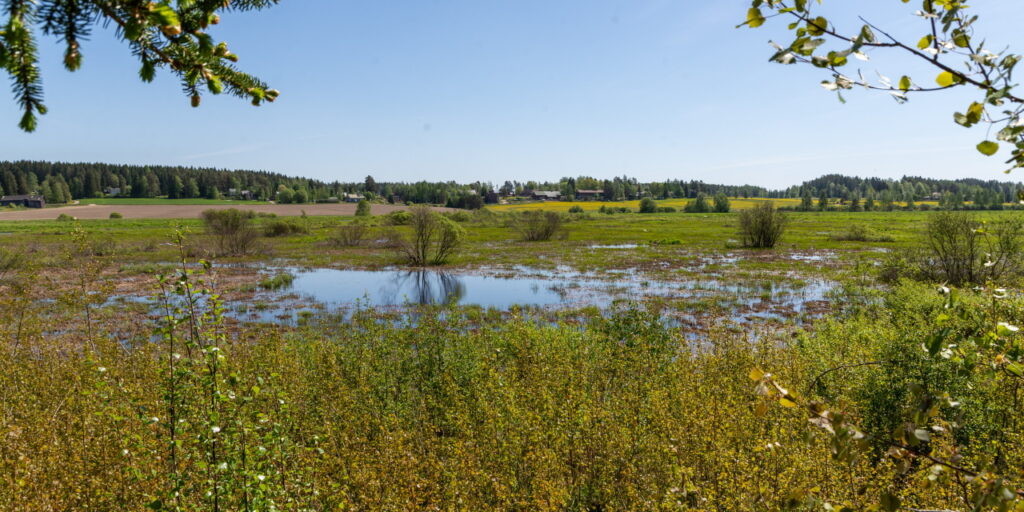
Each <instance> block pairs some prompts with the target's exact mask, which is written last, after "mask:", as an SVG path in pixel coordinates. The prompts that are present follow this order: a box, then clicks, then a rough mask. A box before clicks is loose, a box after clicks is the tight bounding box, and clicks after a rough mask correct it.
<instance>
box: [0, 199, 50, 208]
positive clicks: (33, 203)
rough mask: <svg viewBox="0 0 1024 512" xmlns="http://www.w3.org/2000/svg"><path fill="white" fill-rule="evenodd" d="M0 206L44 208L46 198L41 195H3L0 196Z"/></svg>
mask: <svg viewBox="0 0 1024 512" xmlns="http://www.w3.org/2000/svg"><path fill="white" fill-rule="evenodd" d="M0 206H24V207H25V208H45V207H46V200H45V199H43V196H3V197H0Z"/></svg>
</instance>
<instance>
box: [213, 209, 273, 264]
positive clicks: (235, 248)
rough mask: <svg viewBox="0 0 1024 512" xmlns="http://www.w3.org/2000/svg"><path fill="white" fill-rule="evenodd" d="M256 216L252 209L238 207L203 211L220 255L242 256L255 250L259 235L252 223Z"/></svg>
mask: <svg viewBox="0 0 1024 512" xmlns="http://www.w3.org/2000/svg"><path fill="white" fill-rule="evenodd" d="M255 216H256V214H255V213H254V212H252V211H248V210H247V211H242V210H238V209H236V208H229V209H226V210H214V209H210V210H205V211H203V213H202V219H203V223H204V224H205V225H206V232H207V234H209V235H210V236H211V237H213V239H214V241H215V243H216V245H217V248H216V252H217V254H218V255H222V256H241V255H245V254H250V253H252V252H255V250H256V239H257V238H258V237H259V233H257V231H256V229H255V228H254V227H253V224H252V219H253V217H255Z"/></svg>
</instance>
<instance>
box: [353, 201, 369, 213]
mask: <svg viewBox="0 0 1024 512" xmlns="http://www.w3.org/2000/svg"><path fill="white" fill-rule="evenodd" d="M369 216H370V202H369V201H367V200H366V199H360V200H359V203H358V204H356V217H369Z"/></svg>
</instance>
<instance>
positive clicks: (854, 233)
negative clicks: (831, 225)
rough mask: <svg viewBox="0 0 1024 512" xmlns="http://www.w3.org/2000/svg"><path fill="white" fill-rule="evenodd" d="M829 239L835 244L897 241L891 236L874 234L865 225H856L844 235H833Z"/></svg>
mask: <svg viewBox="0 0 1024 512" xmlns="http://www.w3.org/2000/svg"><path fill="white" fill-rule="evenodd" d="M829 239H831V240H833V241H835V242H892V241H895V239H894V238H893V237H891V236H889V235H881V234H877V233H874V232H872V231H871V230H870V229H869V228H868V227H867V226H865V225H863V224H854V225H852V226H850V228H849V229H848V230H846V231H845V232H842V233H831V234H830V235H829Z"/></svg>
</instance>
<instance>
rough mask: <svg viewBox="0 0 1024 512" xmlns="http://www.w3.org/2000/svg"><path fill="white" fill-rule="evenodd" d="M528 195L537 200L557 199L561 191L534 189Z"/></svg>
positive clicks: (560, 195)
mask: <svg viewBox="0 0 1024 512" xmlns="http://www.w3.org/2000/svg"><path fill="white" fill-rule="evenodd" d="M530 197H531V198H533V199H536V200H538V201H558V199H559V198H561V197H562V193H561V192H559V191H557V190H534V191H533V193H532V194H531V195H530Z"/></svg>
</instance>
